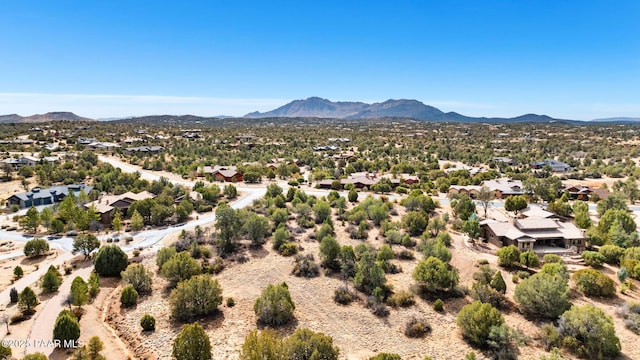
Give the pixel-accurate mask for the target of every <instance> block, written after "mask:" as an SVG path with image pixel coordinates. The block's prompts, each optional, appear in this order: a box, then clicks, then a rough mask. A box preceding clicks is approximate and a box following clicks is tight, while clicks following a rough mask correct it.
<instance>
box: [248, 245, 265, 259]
mask: <svg viewBox="0 0 640 360" xmlns="http://www.w3.org/2000/svg"><path fill="white" fill-rule="evenodd" d="M247 249H248V252H249V255H250V256H251V258H253V259H264V258H265V257H267V256H268V255H269V251H268V250H266V249H265V248H264V246H247Z"/></svg>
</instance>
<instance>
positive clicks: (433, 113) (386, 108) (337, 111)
mask: <svg viewBox="0 0 640 360" xmlns="http://www.w3.org/2000/svg"><path fill="white" fill-rule="evenodd" d="M228 118H231V119H229V120H233V118H232V117H228V116H214V117H201V116H194V115H181V116H175V115H151V116H133V117H126V118H109V119H99V120H102V121H117V122H135V121H143V122H146V123H150V124H151V123H156V124H175V123H183V124H184V123H189V122H198V121H210V120H211V121H214V120H223V119H228ZM242 118H244V119H265V118H274V119H277V118H279V119H281V121H282V120H283V119H284V118H324V119H354V120H357V119H381V118H395V119H413V120H418V121H440V122H501V123H506V122H513V123H524V122H529V123H540V122H555V121H561V122H566V123H576V124H580V123H584V121H580V120H564V119H555V118H552V117H550V116H547V115H537V114H525V115H521V116H517V117H512V118H500V117H491V118H488V117H471V116H466V115H462V114H459V113H457V112H443V111H441V110H440V109H438V108H435V107H433V106H429V105H425V104H424V103H422V102H420V101H418V100H407V99H400V100H392V99H390V100H387V101H384V102H379V103H373V104H367V103H364V102H355V101H337V102H334V101H331V100H327V99H323V98H319V97H310V98H307V99H304V100H294V101H292V102H290V103H288V104H286V105H283V106H281V107H279V108H277V109H274V110H271V111H267V112H263V113H261V112H258V111H255V112H252V113H249V114H246V115H245V116H243V117H242ZM61 120H67V121H94V119H89V118H85V117H81V116H78V115H76V114H74V113H72V112H49V113H46V114H36V115H31V116H20V115H17V114H10V115H0V123H35V122H46V121H61ZM590 122H592V123H619V124H638V123H640V118H631V117H616V118H606V119H595V120H591V121H590Z"/></svg>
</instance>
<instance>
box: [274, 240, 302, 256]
mask: <svg viewBox="0 0 640 360" xmlns="http://www.w3.org/2000/svg"><path fill="white" fill-rule="evenodd" d="M278 251H280V254H281V255H282V256H291V255H295V254H297V253H298V244H296V243H294V242H288V243H284V244H282V245H281V246H280V248H279V249H278Z"/></svg>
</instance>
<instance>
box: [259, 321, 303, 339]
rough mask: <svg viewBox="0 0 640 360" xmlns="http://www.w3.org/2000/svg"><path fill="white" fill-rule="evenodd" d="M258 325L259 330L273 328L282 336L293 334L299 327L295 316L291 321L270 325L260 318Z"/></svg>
mask: <svg viewBox="0 0 640 360" xmlns="http://www.w3.org/2000/svg"><path fill="white" fill-rule="evenodd" d="M256 327H257V328H258V329H259V330H266V329H272V330H274V331H275V332H276V333H277V334H278V335H280V336H281V337H286V336H289V335H291V334H293V333H294V332H295V331H296V330H297V328H298V319H297V318H296V317H295V316H294V317H293V319H291V321H289V322H288V323H286V324H282V325H277V326H274V325H268V324H264V323H262V322H260V320H256Z"/></svg>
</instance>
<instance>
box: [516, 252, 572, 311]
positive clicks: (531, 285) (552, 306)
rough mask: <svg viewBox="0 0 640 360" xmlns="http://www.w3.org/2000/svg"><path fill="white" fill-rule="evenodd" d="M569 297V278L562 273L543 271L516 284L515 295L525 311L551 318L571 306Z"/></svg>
mask: <svg viewBox="0 0 640 360" xmlns="http://www.w3.org/2000/svg"><path fill="white" fill-rule="evenodd" d="M547 265H548V264H547ZM545 266H546V265H545ZM568 298H569V286H568V285H567V280H566V279H565V278H563V277H562V276H561V275H551V274H547V273H543V272H540V273H537V274H535V275H533V276H531V277H530V278H528V279H525V280H523V281H522V282H521V283H520V284H518V285H517V286H516V289H515V295H514V299H515V300H516V301H517V302H518V303H520V305H521V306H522V308H523V310H524V312H525V313H527V314H529V315H532V316H541V317H545V318H549V319H555V318H557V317H558V316H560V314H562V313H563V312H564V311H565V310H566V309H567V308H569V301H568Z"/></svg>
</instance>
